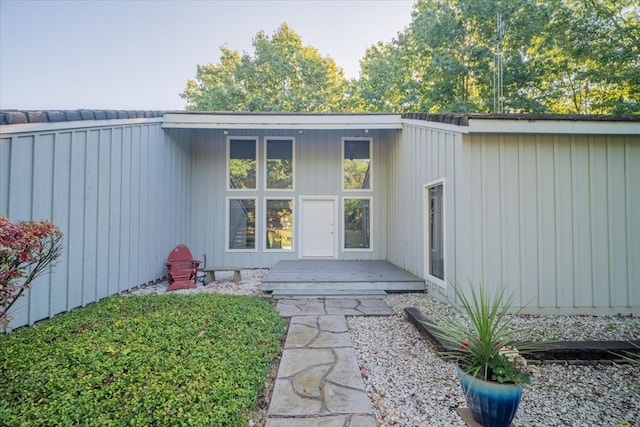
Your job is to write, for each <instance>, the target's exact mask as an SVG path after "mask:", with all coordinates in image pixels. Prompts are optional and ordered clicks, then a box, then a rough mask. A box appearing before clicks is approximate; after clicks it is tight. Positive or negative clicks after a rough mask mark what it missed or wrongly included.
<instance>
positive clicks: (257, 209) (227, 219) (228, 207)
mask: <svg viewBox="0 0 640 427" xmlns="http://www.w3.org/2000/svg"><path fill="white" fill-rule="evenodd" d="M225 199H226V203H225V226H224V228H225V230H224V231H225V232H224V235H225V245H224V248H225V252H258V248H259V247H260V245H259V240H258V238H259V236H260V233H259V232H258V227H259V224H260V221H258V218H260V203H258V198H257V197H255V196H246V197H244V196H241V195H236V196H227V197H226V198H225ZM232 200H253V203H254V206H255V217H256V219H255V239H256V240H255V244H254V247H253V248H241V249H236V248H231V247H230V245H229V242H230V238H231V235H230V234H229V233H230V232H231V227H230V226H231V224H229V222H230V220H231V201H232Z"/></svg>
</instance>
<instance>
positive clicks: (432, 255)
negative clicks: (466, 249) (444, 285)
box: [429, 184, 444, 280]
mask: <svg viewBox="0 0 640 427" xmlns="http://www.w3.org/2000/svg"><path fill="white" fill-rule="evenodd" d="M442 192H443V191H442V184H440V185H436V186H434V187H431V188H429V274H430V275H432V276H434V277H437V278H438V279H441V280H444V236H443V234H444V233H443V227H444V222H443V218H442Z"/></svg>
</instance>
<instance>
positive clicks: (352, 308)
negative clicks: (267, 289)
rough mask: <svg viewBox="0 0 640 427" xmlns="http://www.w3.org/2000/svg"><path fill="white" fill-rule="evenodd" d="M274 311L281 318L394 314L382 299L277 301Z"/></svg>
mask: <svg viewBox="0 0 640 427" xmlns="http://www.w3.org/2000/svg"><path fill="white" fill-rule="evenodd" d="M276 309H277V310H278V312H280V315H281V316H282V317H292V316H323V315H328V314H342V315H345V316H391V315H394V314H396V313H395V311H393V309H392V308H391V307H389V306H388V305H387V303H386V302H384V300H382V299H377V298H370V299H355V298H345V299H342V298H322V299H307V300H279V301H278V304H277V305H276Z"/></svg>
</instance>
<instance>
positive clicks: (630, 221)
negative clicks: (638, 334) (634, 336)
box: [625, 137, 640, 307]
mask: <svg viewBox="0 0 640 427" xmlns="http://www.w3.org/2000/svg"><path fill="white" fill-rule="evenodd" d="M625 153H626V164H625V170H626V172H627V182H626V194H627V236H628V238H627V257H628V258H627V259H628V261H627V268H628V278H629V281H628V289H629V305H630V306H632V307H640V185H639V184H638V183H640V137H634V138H629V139H628V140H627V142H626V144H625Z"/></svg>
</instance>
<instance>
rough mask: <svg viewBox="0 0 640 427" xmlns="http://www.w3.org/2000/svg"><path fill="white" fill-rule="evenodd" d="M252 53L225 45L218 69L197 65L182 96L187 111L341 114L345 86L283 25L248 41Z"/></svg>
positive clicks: (337, 71) (340, 75) (336, 71)
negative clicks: (250, 42) (271, 32)
mask: <svg viewBox="0 0 640 427" xmlns="http://www.w3.org/2000/svg"><path fill="white" fill-rule="evenodd" d="M253 48H254V54H253V55H250V54H248V53H244V54H242V55H241V54H240V53H239V52H237V51H234V50H231V49H229V48H228V47H226V46H223V47H222V48H221V51H222V55H221V56H220V61H219V63H218V64H207V65H198V67H197V71H196V78H195V79H193V80H189V81H188V82H187V88H186V89H185V91H184V92H183V93H182V94H181V96H182V98H184V99H185V100H186V101H187V109H188V110H210V111H296V112H307V111H315V112H329V111H346V110H348V109H349V108H350V107H349V105H350V102H351V101H350V99H349V82H348V81H347V79H346V78H345V76H344V72H343V70H342V69H341V68H338V66H337V65H336V64H335V62H334V60H333V59H331V58H330V57H324V56H322V55H321V54H320V52H319V51H318V50H317V49H315V48H313V47H310V46H304V45H303V44H302V40H301V38H300V36H299V35H298V34H296V33H295V31H293V30H292V29H291V28H290V27H289V26H288V25H287V24H283V25H282V26H280V28H278V29H277V30H276V31H275V33H274V34H273V35H272V36H271V37H270V36H268V35H267V34H265V32H264V31H261V32H259V33H258V34H257V35H256V37H255V38H254V39H253Z"/></svg>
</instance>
